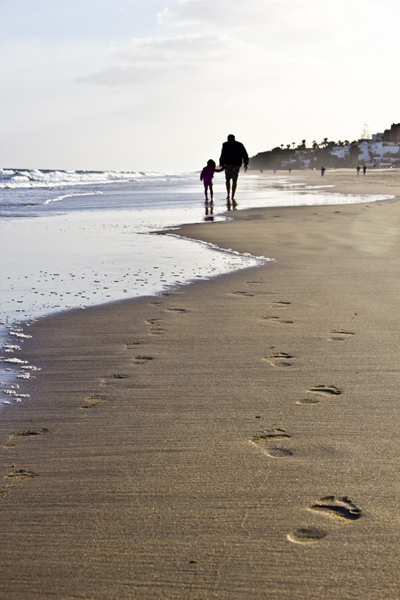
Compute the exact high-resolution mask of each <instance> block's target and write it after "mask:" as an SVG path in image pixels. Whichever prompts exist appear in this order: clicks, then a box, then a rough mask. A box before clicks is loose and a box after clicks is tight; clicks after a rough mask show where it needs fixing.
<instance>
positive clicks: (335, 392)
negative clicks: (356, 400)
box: [308, 385, 342, 396]
mask: <svg viewBox="0 0 400 600" xmlns="http://www.w3.org/2000/svg"><path fill="white" fill-rule="evenodd" d="M308 391H309V392H313V393H315V394H324V395H326V396H339V395H340V394H341V393H342V392H341V391H340V390H339V388H337V387H336V386H335V385H316V386H315V387H313V388H311V389H309V390H308Z"/></svg>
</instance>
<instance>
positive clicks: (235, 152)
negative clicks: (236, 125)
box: [219, 133, 249, 204]
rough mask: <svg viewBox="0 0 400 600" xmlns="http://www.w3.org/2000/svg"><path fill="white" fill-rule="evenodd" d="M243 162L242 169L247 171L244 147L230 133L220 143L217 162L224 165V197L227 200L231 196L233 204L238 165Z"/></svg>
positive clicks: (246, 155) (247, 159) (246, 156)
mask: <svg viewBox="0 0 400 600" xmlns="http://www.w3.org/2000/svg"><path fill="white" fill-rule="evenodd" d="M242 163H244V170H245V171H247V167H248V164H249V157H248V154H247V151H246V148H245V147H244V146H243V144H242V143H241V142H237V141H236V140H235V136H234V135H233V134H232V133H231V134H229V135H228V141H227V142H224V143H223V144H222V151H221V157H220V159H219V164H220V166H221V167H225V179H226V191H227V194H228V195H227V197H226V199H227V200H228V201H229V200H230V199H231V198H232V203H233V204H235V193H236V187H237V180H238V177H239V171H240V167H241V166H242ZM231 180H232V196H231Z"/></svg>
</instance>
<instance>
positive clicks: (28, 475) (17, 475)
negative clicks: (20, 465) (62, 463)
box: [5, 469, 38, 481]
mask: <svg viewBox="0 0 400 600" xmlns="http://www.w3.org/2000/svg"><path fill="white" fill-rule="evenodd" d="M34 477H38V474H37V473H34V472H33V471H25V470H24V469H19V470H18V471H12V472H11V473H8V474H7V475H6V476H5V479H12V480H13V481H24V480H26V479H33V478H34Z"/></svg>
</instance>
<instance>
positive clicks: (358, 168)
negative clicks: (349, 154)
mask: <svg viewBox="0 0 400 600" xmlns="http://www.w3.org/2000/svg"><path fill="white" fill-rule="evenodd" d="M360 171H361V167H360V166H358V167H357V175H359V174H360Z"/></svg>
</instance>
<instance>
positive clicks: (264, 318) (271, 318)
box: [259, 315, 293, 324]
mask: <svg viewBox="0 0 400 600" xmlns="http://www.w3.org/2000/svg"><path fill="white" fill-rule="evenodd" d="M259 320H260V321H270V322H271V323H286V324H293V321H289V320H288V319H281V318H280V317H275V316H271V315H264V316H262V317H259Z"/></svg>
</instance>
